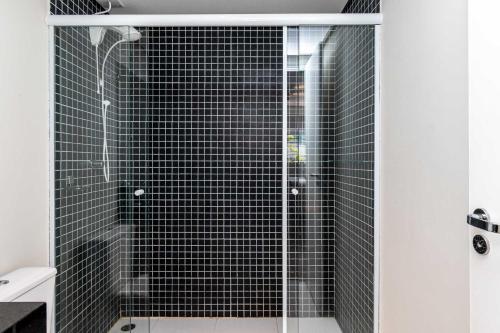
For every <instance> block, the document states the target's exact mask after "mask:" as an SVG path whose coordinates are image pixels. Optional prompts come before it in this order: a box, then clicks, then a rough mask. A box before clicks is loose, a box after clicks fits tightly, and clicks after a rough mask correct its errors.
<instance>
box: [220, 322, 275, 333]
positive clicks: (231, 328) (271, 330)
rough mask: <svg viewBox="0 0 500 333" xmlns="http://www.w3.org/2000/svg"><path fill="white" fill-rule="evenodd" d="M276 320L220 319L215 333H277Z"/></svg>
mask: <svg viewBox="0 0 500 333" xmlns="http://www.w3.org/2000/svg"><path fill="white" fill-rule="evenodd" d="M277 330H278V325H277V323H276V319H275V318H219V319H217V326H216V328H215V333H277Z"/></svg>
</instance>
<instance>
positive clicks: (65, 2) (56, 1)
mask: <svg viewBox="0 0 500 333" xmlns="http://www.w3.org/2000/svg"><path fill="white" fill-rule="evenodd" d="M102 10H103V8H102V6H101V5H100V4H99V3H97V1H95V0H50V14H51V15H91V14H94V13H98V12H100V11H102Z"/></svg>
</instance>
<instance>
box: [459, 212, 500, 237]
mask: <svg viewBox="0 0 500 333" xmlns="http://www.w3.org/2000/svg"><path fill="white" fill-rule="evenodd" d="M467 223H468V224H470V225H471V226H473V227H476V228H479V229H481V230H486V231H489V232H493V233H496V234H500V225H498V224H496V223H492V222H490V215H489V214H488V212H487V211H486V209H484V208H476V209H474V212H473V213H472V214H469V215H467Z"/></svg>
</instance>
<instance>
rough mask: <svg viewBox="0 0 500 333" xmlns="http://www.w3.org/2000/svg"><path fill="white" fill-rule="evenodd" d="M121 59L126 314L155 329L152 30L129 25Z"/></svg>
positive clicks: (140, 332)
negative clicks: (152, 295) (149, 32)
mask: <svg viewBox="0 0 500 333" xmlns="http://www.w3.org/2000/svg"><path fill="white" fill-rule="evenodd" d="M127 33H128V36H127V37H128V38H127V37H126V38H125V39H127V40H128V41H127V42H126V43H123V44H122V48H121V59H120V65H121V66H120V70H121V72H120V80H119V90H120V101H121V103H122V105H121V106H120V114H121V124H120V125H121V130H122V137H121V138H120V142H121V144H122V145H123V149H122V153H123V156H122V157H121V158H120V161H121V163H122V170H123V183H122V185H123V187H122V200H121V202H122V204H123V208H124V209H123V213H124V216H123V218H122V223H123V227H124V232H123V233H122V236H123V237H122V242H123V247H122V257H123V263H122V267H121V268H122V274H123V276H122V291H123V292H122V301H121V307H122V316H123V317H124V318H126V319H128V324H129V325H132V326H131V327H135V328H134V332H137V333H146V332H149V331H150V316H151V302H150V292H151V289H150V285H151V279H152V276H151V255H152V254H151V250H152V245H153V244H152V234H151V233H152V224H151V209H150V207H151V205H150V204H149V203H150V201H151V186H150V168H151V165H150V163H151V162H150V161H151V158H150V154H151V147H150V140H149V137H150V135H151V133H150V131H151V124H150V112H149V108H148V103H149V94H148V89H149V80H148V48H149V44H148V39H147V34H146V29H142V30H141V29H136V28H134V27H128V28H127Z"/></svg>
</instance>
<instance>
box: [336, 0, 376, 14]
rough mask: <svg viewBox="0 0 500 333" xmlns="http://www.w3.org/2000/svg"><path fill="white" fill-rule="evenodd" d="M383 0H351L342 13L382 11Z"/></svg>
mask: <svg viewBox="0 0 500 333" xmlns="http://www.w3.org/2000/svg"><path fill="white" fill-rule="evenodd" d="M380 3H381V0H349V1H347V3H346V5H345V7H344V9H343V10H342V13H365V14H369V13H380Z"/></svg>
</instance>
